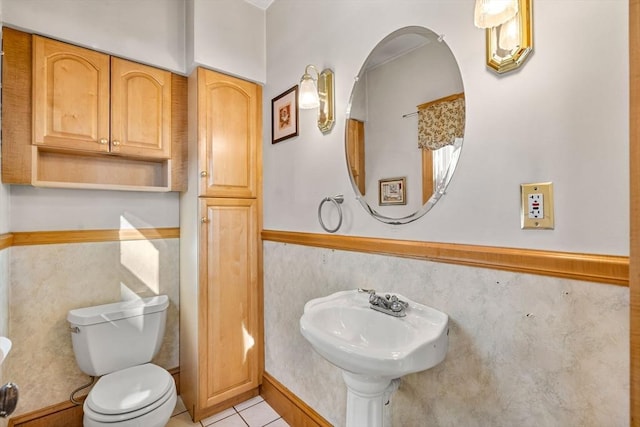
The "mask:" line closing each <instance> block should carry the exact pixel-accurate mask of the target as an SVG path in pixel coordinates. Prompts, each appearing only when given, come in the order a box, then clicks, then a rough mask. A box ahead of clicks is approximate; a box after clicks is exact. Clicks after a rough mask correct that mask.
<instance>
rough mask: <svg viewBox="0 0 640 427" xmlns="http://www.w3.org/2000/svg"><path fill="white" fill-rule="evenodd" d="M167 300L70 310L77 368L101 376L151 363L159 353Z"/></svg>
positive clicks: (157, 298)
mask: <svg viewBox="0 0 640 427" xmlns="http://www.w3.org/2000/svg"><path fill="white" fill-rule="evenodd" d="M168 306H169V298H168V297H167V296H166V295H159V296H155V297H149V298H141V299H136V300H131V301H122V302H117V303H113V304H104V305H98V306H94V307H85V308H78V309H75V310H71V311H69V313H68V315H67V320H68V321H69V323H70V324H71V330H72V332H71V341H72V343H73V352H74V354H75V356H76V362H77V363H78V366H79V367H80V369H81V370H82V372H84V373H85V374H87V375H92V376H100V375H104V374H108V373H110V372H114V371H118V370H120V369H124V368H128V367H130V366H135V365H140V364H143V363H147V362H150V361H151V359H153V357H154V356H155V355H156V354H157V353H158V350H160V345H161V344H162V338H163V337H164V329H165V324H166V319H167V307H168Z"/></svg>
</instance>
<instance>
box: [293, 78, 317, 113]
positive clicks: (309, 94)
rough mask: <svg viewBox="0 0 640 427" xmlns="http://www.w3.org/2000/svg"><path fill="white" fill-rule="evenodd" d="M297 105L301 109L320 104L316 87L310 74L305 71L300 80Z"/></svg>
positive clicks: (315, 106)
mask: <svg viewBox="0 0 640 427" xmlns="http://www.w3.org/2000/svg"><path fill="white" fill-rule="evenodd" d="M298 106H299V107H300V108H302V109H310V108H318V107H319V106H320V98H319V96H318V89H317V88H316V84H315V82H314V81H313V79H312V78H311V76H310V75H309V74H307V73H305V74H304V75H303V76H302V79H301V80H300V94H299V95H298Z"/></svg>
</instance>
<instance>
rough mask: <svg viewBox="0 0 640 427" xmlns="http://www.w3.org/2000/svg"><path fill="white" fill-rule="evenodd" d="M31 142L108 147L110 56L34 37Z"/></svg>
mask: <svg viewBox="0 0 640 427" xmlns="http://www.w3.org/2000/svg"><path fill="white" fill-rule="evenodd" d="M33 131H34V132H33V143H34V144H37V145H43V146H51V147H59V148H68V149H76V150H86V151H109V144H108V142H109V56H108V55H105V54H102V53H98V52H94V51H91V50H88V49H83V48H80V47H77V46H73V45H69V44H66V43H61V42H58V41H55V40H50V39H47V38H44V37H39V36H34V37H33Z"/></svg>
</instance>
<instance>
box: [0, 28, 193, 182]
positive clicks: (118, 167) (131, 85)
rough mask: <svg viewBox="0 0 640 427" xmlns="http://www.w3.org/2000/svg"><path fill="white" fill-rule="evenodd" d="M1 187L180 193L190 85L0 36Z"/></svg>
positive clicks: (73, 50) (62, 46)
mask: <svg viewBox="0 0 640 427" xmlns="http://www.w3.org/2000/svg"><path fill="white" fill-rule="evenodd" d="M3 50H4V56H3V67H2V80H3V91H2V181H3V182H4V183H5V184H30V185H34V186H40V187H60V188H90V189H106V190H129V191H158V192H160V191H184V190H185V189H186V174H185V170H186V156H187V153H186V150H187V142H186V134H187V79H186V77H184V76H178V75H176V74H173V73H171V72H169V71H165V70H161V69H157V68H154V67H150V66H147V65H143V64H138V63H135V62H132V61H128V60H124V59H121V58H116V57H112V56H109V55H106V54H103V53H100V52H95V51H92V50H90V49H85V48H81V47H78V46H74V45H70V44H67V43H62V42H58V41H55V40H51V39H47V38H44V37H39V36H32V35H31V34H28V33H24V32H21V31H17V30H14V29H11V28H4V29H3Z"/></svg>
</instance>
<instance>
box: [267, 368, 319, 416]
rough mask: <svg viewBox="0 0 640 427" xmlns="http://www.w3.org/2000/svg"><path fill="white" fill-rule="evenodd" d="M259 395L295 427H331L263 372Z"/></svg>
mask: <svg viewBox="0 0 640 427" xmlns="http://www.w3.org/2000/svg"><path fill="white" fill-rule="evenodd" d="M260 395H261V396H262V397H263V399H264V400H265V401H266V402H267V403H268V404H269V406H271V407H272V408H273V409H274V410H275V411H276V412H277V413H278V414H280V416H281V417H282V418H284V420H285V421H286V422H287V423H288V424H289V425H290V426H295V427H331V426H332V424H331V423H330V422H328V421H327V420H325V419H324V418H322V416H320V414H318V413H317V412H316V411H314V410H313V409H312V408H311V407H310V406H309V405H307V404H306V403H304V402H303V401H302V400H300V399H299V398H298V397H297V396H296V395H295V394H293V393H292V392H291V391H290V390H289V389H287V388H286V387H285V386H284V385H282V384H281V383H280V382H278V381H277V380H276V379H275V378H273V377H272V376H271V375H269V374H268V373H267V372H265V373H264V374H263V376H262V385H261V386H260Z"/></svg>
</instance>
